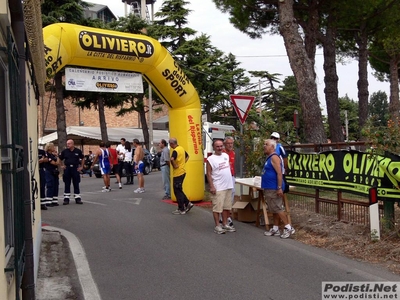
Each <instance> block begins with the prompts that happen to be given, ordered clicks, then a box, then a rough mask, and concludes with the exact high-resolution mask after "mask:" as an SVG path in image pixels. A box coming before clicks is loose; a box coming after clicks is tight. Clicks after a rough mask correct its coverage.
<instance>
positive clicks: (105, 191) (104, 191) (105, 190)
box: [102, 189, 111, 193]
mask: <svg viewBox="0 0 400 300" xmlns="http://www.w3.org/2000/svg"><path fill="white" fill-rule="evenodd" d="M109 191H111V189H104V190H102V192H103V193H108V192H109Z"/></svg>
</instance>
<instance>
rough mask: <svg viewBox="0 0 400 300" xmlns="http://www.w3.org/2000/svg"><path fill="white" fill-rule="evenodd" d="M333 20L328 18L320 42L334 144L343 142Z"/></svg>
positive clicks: (325, 90) (327, 107)
mask: <svg viewBox="0 0 400 300" xmlns="http://www.w3.org/2000/svg"><path fill="white" fill-rule="evenodd" d="M330 21H332V20H330V17H328V26H327V28H326V34H325V36H324V37H322V38H321V39H320V40H321V42H322V45H323V51H324V72H325V77H324V82H325V89H324V93H325V100H326V110H327V113H328V124H329V135H330V138H331V141H332V142H343V141H344V137H343V131H342V124H341V121H340V108H339V91H338V81H339V78H338V76H337V69H336V46H335V39H336V29H335V28H334V27H332V26H330V24H331V22H330Z"/></svg>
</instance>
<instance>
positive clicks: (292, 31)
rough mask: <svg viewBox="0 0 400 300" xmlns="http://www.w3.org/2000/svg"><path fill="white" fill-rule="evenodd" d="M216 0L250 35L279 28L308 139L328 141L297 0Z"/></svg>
mask: <svg viewBox="0 0 400 300" xmlns="http://www.w3.org/2000/svg"><path fill="white" fill-rule="evenodd" d="M213 1H214V3H215V4H216V5H217V7H218V8H219V9H221V10H222V11H224V12H228V13H229V14H230V15H231V18H230V20H231V22H232V23H233V24H234V26H235V27H237V28H238V29H240V30H241V31H243V32H245V33H247V34H248V35H249V36H250V37H253V38H255V37H261V36H262V34H264V33H266V32H268V28H269V30H270V32H274V33H276V32H277V29H279V32H280V34H281V35H282V37H283V39H284V43H285V47H286V51H287V54H288V57H289V62H290V66H291V68H292V70H293V73H294V75H295V78H296V81H297V85H298V88H299V96H300V104H301V107H302V110H301V111H302V117H303V120H304V128H305V134H306V136H305V137H306V140H307V141H308V142H325V141H326V135H325V132H324V127H323V123H322V113H321V110H320V105H319V101H318V95H317V86H316V83H315V72H314V64H313V62H314V58H312V59H310V57H309V55H308V53H307V49H306V48H305V46H304V39H303V37H302V36H301V34H300V32H299V30H298V26H299V22H298V19H296V17H295V14H294V5H295V3H294V1H293V0H285V1H279V2H278V4H277V2H276V1H268V0H265V1H260V2H254V1H252V0H245V1H243V0H213ZM297 3H298V2H296V4H297ZM278 25H279V27H278Z"/></svg>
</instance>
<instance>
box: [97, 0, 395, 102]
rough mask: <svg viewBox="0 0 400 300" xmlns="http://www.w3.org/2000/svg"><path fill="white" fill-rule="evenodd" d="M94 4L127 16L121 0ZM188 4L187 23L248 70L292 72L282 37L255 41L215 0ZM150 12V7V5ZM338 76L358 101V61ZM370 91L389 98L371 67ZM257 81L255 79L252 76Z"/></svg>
mask: <svg viewBox="0 0 400 300" xmlns="http://www.w3.org/2000/svg"><path fill="white" fill-rule="evenodd" d="M139 1H140V0H139ZM90 2H93V3H98V4H104V5H107V6H108V7H109V8H110V10H111V11H112V12H113V13H114V14H115V15H116V16H117V17H120V16H124V15H125V8H124V7H125V6H124V3H122V1H118V0H117V1H110V0H93V1H90ZM162 2H163V1H161V0H157V1H156V2H155V4H154V9H155V12H157V10H158V9H159V8H160V6H161V5H162ZM188 2H191V4H190V5H189V6H188V8H189V9H191V10H192V12H191V13H190V15H189V18H188V20H189V24H188V26H189V27H190V28H192V29H194V30H196V31H197V32H198V34H201V33H204V34H207V35H209V36H210V39H211V42H212V45H213V46H215V47H217V48H218V49H220V50H221V51H223V52H224V53H225V54H228V53H232V54H234V55H235V56H236V58H237V60H238V61H239V62H241V65H240V67H241V68H243V69H246V70H254V71H268V72H269V73H270V74H274V73H277V74H282V76H281V77H280V79H281V80H283V79H284V78H285V77H286V76H290V75H293V72H292V70H291V69H290V66H289V61H288V58H287V55H286V50H285V47H284V45H283V39H282V37H281V36H270V35H265V36H263V38H262V39H257V40H252V39H250V38H249V37H248V36H247V35H245V34H244V33H242V32H240V31H239V30H237V29H235V28H234V27H233V25H231V24H230V23H229V20H228V15H226V14H223V13H222V12H220V11H219V10H218V9H217V8H216V7H215V5H214V3H213V2H212V0H188ZM148 7H149V11H151V10H150V6H148ZM321 53H322V52H321V50H318V51H317V56H316V72H317V85H318V96H319V99H320V102H321V107H323V108H325V100H324V92H323V90H324V77H323V76H324V73H323V68H322V63H323V57H322V55H321ZM337 69H338V75H339V96H340V97H342V96H345V95H346V94H347V95H348V96H349V97H350V98H351V99H354V100H355V101H358V100H357V99H358V97H357V73H358V68H357V61H351V60H349V61H348V62H347V64H346V65H342V64H338V65H337ZM368 79H369V93H370V95H371V94H372V93H373V92H377V91H379V90H382V91H385V92H386V94H387V95H388V97H389V83H386V82H385V83H381V82H378V81H377V80H376V79H375V78H374V76H373V75H372V70H371V69H370V70H369V76H368ZM253 81H254V82H256V81H257V80H256V79H253Z"/></svg>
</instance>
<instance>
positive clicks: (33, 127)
mask: <svg viewBox="0 0 400 300" xmlns="http://www.w3.org/2000/svg"><path fill="white" fill-rule="evenodd" d="M8 4H9V2H8V1H1V0H0V49H1V50H0V64H3V65H2V66H1V65H0V67H1V68H2V69H3V68H4V69H5V70H7V69H8V68H7V66H8V62H7V60H8V57H7V50H3V49H7V27H8V26H10V24H11V15H10V12H9V9H8ZM22 52H23V51H22ZM29 67H30V66H29V65H28V64H26V74H25V78H26V85H25V86H26V87H27V89H26V95H25V97H24V98H25V101H26V103H27V105H26V107H27V112H26V114H27V115H26V116H25V117H26V119H27V128H18V130H27V135H28V141H27V143H28V145H29V148H28V149H24V151H28V152H29V161H28V162H25V164H24V168H26V171H27V172H28V173H29V178H32V177H33V178H36V180H38V178H39V172H38V164H37V160H38V151H37V149H38V138H39V137H38V130H37V129H38V118H37V116H38V115H37V107H38V106H37V104H38V100H37V99H36V97H35V91H34V89H33V85H32V82H33V81H34V79H32V78H31V77H30V74H29ZM20 76H24V74H21V75H20ZM0 80H1V83H2V84H4V83H6V87H5V88H3V87H2V88H1V89H2V91H1V92H2V94H1V95H0V97H3V98H2V99H6V103H7V106H11V105H15V104H14V103H12V101H11V100H10V99H11V97H10V93H9V90H8V86H9V82H8V73H6V74H5V76H4V77H0ZM1 83H0V84H1ZM0 86H1V85H0ZM9 110H10V108H9V107H2V109H1V110H0V118H1V119H3V120H6V122H5V124H6V125H5V126H6V128H7V130H6V131H9V132H11V122H10V113H9ZM3 129H4V128H3ZM2 132H3V131H1V132H0V135H1V134H2ZM2 138H3V139H0V143H10V141H7V142H5V141H4V136H3V137H2ZM0 159H1V158H0ZM24 172H25V171H24ZM31 175H33V176H31ZM3 176H4V175H2V174H1V173H0V232H1V234H0V270H2V271H1V272H0V299H2V300H3V299H4V300H15V299H17V295H16V280H15V273H14V275H13V273H12V272H4V269H5V268H6V267H7V262H9V263H10V262H11V263H13V262H14V259H13V258H9V257H6V255H7V254H6V251H5V247H6V240H5V237H4V231H5V227H4V222H5V220H4V200H5V199H3ZM24 184H26V185H27V186H29V185H31V182H30V181H29V182H24ZM30 190H31V189H30ZM27 196H28V197H30V196H31V195H27ZM32 207H33V205H32ZM35 207H36V210H35V211H34V212H33V215H30V216H32V223H31V224H32V234H33V247H34V260H35V261H34V270H35V278H36V276H37V271H38V267H39V255H40V244H41V212H40V197H37V199H36V200H35ZM21 295H22V291H21V290H20V292H19V298H20V299H21Z"/></svg>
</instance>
